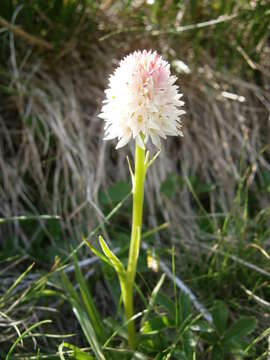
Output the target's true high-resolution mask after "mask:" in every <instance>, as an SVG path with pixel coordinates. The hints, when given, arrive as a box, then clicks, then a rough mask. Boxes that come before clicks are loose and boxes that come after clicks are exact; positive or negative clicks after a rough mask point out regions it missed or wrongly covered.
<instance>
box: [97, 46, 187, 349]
mask: <svg viewBox="0 0 270 360" xmlns="http://www.w3.org/2000/svg"><path fill="white" fill-rule="evenodd" d="M176 80H177V78H176V77H175V76H172V75H171V72H170V65H169V64H168V62H166V61H165V60H163V59H162V57H160V56H159V55H158V54H157V53H156V52H152V51H146V50H144V51H135V52H134V53H132V54H130V55H128V56H126V57H125V58H124V59H123V60H122V61H121V62H120V64H119V66H118V67H117V69H116V70H115V72H114V73H113V74H112V75H111V77H110V80H109V88H108V89H107V90H106V91H105V93H106V99H105V100H104V102H103V107H102V111H101V114H100V115H99V116H100V117H101V118H102V119H104V120H105V138H104V139H105V140H111V139H115V138H117V140H118V143H117V146H116V149H119V148H121V147H123V146H124V145H126V144H127V143H128V142H129V141H131V140H133V139H134V140H135V147H136V150H135V171H134V172H133V171H132V169H131V165H130V162H129V161H128V164H129V169H130V173H131V178H132V185H133V187H132V193H133V213H132V230H131V239H130V247H129V258H128V265H127V268H125V267H124V265H123V264H122V263H121V261H120V260H119V259H118V258H117V257H116V256H115V254H113V253H112V252H111V251H110V249H109V248H108V246H107V244H106V243H105V241H104V239H103V238H102V237H101V236H100V237H99V241H100V245H101V247H102V250H103V252H104V254H105V256H106V258H107V261H109V263H110V265H112V266H113V267H114V268H115V270H116V272H117V274H118V276H119V280H120V286H121V292H122V298H123V304H124V308H125V314H126V320H127V327H128V338H129V344H130V346H131V347H132V348H135V344H136V336H135V325H134V321H133V319H132V318H133V316H134V310H133V287H134V281H135V276H136V269H137V262H138V258H139V252H140V243H141V231H142V215H143V198H144V182H145V176H146V173H147V170H148V168H149V166H150V165H151V164H152V163H153V162H154V160H155V159H156V157H157V155H158V154H159V152H160V150H159V152H158V153H157V155H156V156H154V157H153V158H152V159H151V160H150V159H149V151H147V152H146V147H147V144H148V142H149V140H151V141H152V143H153V144H154V145H155V146H156V147H157V148H158V149H160V148H161V142H160V138H163V139H166V137H167V136H177V135H181V136H183V133H182V131H181V121H180V116H181V115H182V114H184V113H185V111H184V110H182V109H181V107H182V106H183V105H184V102H183V101H181V100H180V99H181V97H182V94H180V93H179V88H178V86H177V85H176V84H175V82H176ZM91 249H92V251H94V252H95V253H96V251H95V249H93V248H92V246H91Z"/></svg>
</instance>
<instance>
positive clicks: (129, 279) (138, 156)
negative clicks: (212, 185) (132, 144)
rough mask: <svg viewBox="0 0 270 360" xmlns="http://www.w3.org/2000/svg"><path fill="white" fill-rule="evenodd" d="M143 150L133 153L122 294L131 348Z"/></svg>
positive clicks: (139, 225)
mask: <svg viewBox="0 0 270 360" xmlns="http://www.w3.org/2000/svg"><path fill="white" fill-rule="evenodd" d="M144 161H145V150H144V149H142V148H141V147H139V146H138V145H136V153H135V174H134V179H133V182H134V183H133V209H132V230H131V239H130V247H129V257H128V266H127V273H126V284H125V285H126V286H125V287H126V291H125V296H124V299H123V300H124V307H125V313H126V319H127V321H128V325H127V327H128V339H129V345H130V347H131V348H133V349H135V346H136V332H135V324H134V321H133V320H131V321H130V319H131V318H132V317H133V316H134V310H133V287H134V281H135V276H136V270H137V262H138V258H139V252H140V243H141V232H142V215H143V198H144V180H145V173H146V167H145V163H144Z"/></svg>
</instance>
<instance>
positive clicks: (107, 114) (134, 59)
mask: <svg viewBox="0 0 270 360" xmlns="http://www.w3.org/2000/svg"><path fill="white" fill-rule="evenodd" d="M176 80H177V78H176V77H175V76H173V75H171V72H170V65H169V64H168V62H167V61H165V60H163V59H162V57H161V56H159V55H158V54H157V52H156V51H155V52H152V51H146V50H143V51H135V52H134V53H132V54H130V55H128V56H126V57H125V58H124V59H123V60H122V61H120V64H119V66H118V67H117V69H116V70H115V72H114V73H113V74H112V75H111V76H110V79H109V87H108V89H107V90H106V91H105V94H106V99H105V100H104V101H103V106H102V109H101V113H100V114H99V117H100V118H102V119H104V120H105V138H104V139H105V140H111V139H115V138H117V140H118V143H117V146H116V148H117V149H118V148H121V147H123V146H125V145H126V144H127V143H128V142H129V141H130V140H132V139H134V140H135V141H136V144H137V145H139V146H140V147H142V148H144V145H145V144H146V143H147V141H148V140H149V139H150V140H151V141H152V143H153V144H154V145H155V146H156V147H157V148H160V147H161V142H160V138H164V139H166V137H167V136H177V135H181V136H183V133H182V131H181V127H182V125H181V120H180V116H181V115H182V114H184V113H185V111H184V110H182V109H181V107H182V106H183V105H184V102H183V101H181V100H180V99H181V97H182V94H180V93H179V88H178V86H177V85H176V84H175V82H176Z"/></svg>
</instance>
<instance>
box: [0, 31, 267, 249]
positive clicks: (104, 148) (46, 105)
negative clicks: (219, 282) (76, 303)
mask: <svg viewBox="0 0 270 360" xmlns="http://www.w3.org/2000/svg"><path fill="white" fill-rule="evenodd" d="M147 41H149V39H148V40H146V41H145V40H144V41H142V42H141V43H140V45H139V46H140V47H143V46H148V43H147ZM127 43H128V42H126V44H127ZM152 44H153V43H152ZM135 45H137V44H134V45H133V46H132V48H134V46H135ZM152 46H153V45H152ZM156 46H157V47H158V48H159V49H160V51H161V52H163V54H164V55H165V56H167V55H169V54H168V51H169V50H168V49H167V45H166V44H164V39H163V40H162V39H161V40H159V41H158V42H157V43H156ZM10 50H11V57H10V61H9V74H8V75H9V78H10V82H9V84H8V89H9V91H10V92H12V96H9V97H7V101H6V100H5V99H4V100H3V101H1V110H0V113H1V116H0V129H1V130H0V131H1V137H0V150H1V151H0V169H1V174H2V176H1V184H2V185H1V187H0V214H1V216H3V217H9V216H14V215H19V214H29V213H31V214H35V215H39V214H44V213H46V214H58V215H60V216H61V219H62V220H61V226H62V229H63V233H65V234H68V235H69V236H71V237H72V238H75V239H76V238H77V239H80V238H81V235H82V232H84V231H86V228H88V229H90V228H91V227H92V226H93V225H94V224H95V223H96V222H97V221H101V220H102V218H103V214H102V211H101V209H100V207H99V203H98V192H99V189H100V187H101V186H105V187H106V186H108V184H111V183H112V182H115V181H117V180H120V179H126V178H128V173H127V166H125V156H126V154H127V149H124V150H122V151H119V152H114V150H113V144H110V143H107V142H104V141H102V137H103V124H102V121H101V120H99V119H98V117H97V114H98V112H99V109H100V105H101V101H102V99H103V89H104V87H105V86H106V82H107V78H108V74H109V73H110V72H111V71H112V69H113V68H114V67H115V64H116V63H117V60H118V59H119V58H120V57H121V56H122V54H123V53H128V52H129V51H131V50H132V49H131V48H129V47H128V45H126V46H125V48H124V49H123V48H121V49H117V46H116V42H115V43H114V46H112V47H109V48H108V47H105V46H103V47H101V46H100V47H97V46H95V45H91V46H89V49H88V52H87V54H86V53H84V54H83V55H82V54H80V53H79V52H78V51H77V50H73V51H72V52H71V53H70V56H68V57H64V58H63V59H59V60H58V63H56V64H51V63H49V62H48V61H47V60H42V59H41V58H40V57H38V56H36V55H35V54H34V53H31V52H30V51H28V50H26V49H24V48H20V49H18V50H17V49H16V48H15V44H14V39H13V36H12V35H11V36H10ZM86 55H87V56H86ZM182 55H183V56H182ZM186 55H187V52H186V53H185V52H184V51H183V54H180V55H179V56H181V58H182V57H183V58H185V56H186ZM169 56H170V55H169ZM174 56H175V58H177V57H178V56H177V54H174ZM85 59H87V60H85ZM201 64H202V65H201V66H200V67H196V68H195V67H194V68H192V71H191V73H190V74H178V75H179V84H180V86H181V89H182V90H183V93H184V95H185V101H186V108H187V115H186V116H185V118H184V133H185V137H184V139H172V138H171V139H169V141H168V143H167V145H166V148H164V151H162V154H161V156H160V159H159V160H158V161H157V162H156V163H155V166H154V167H153V168H152V170H151V175H150V176H149V178H148V185H147V186H148V190H147V199H148V202H149V209H150V212H149V223H150V224H151V225H152V224H153V222H155V221H156V220H153V219H156V215H157V214H159V215H160V213H162V216H163V217H164V219H165V220H166V221H170V222H172V223H173V224H178V225H179V231H180V233H181V235H182V238H183V239H186V241H187V242H192V239H193V238H194V234H195V231H196V222H195V221H194V215H195V214H194V207H193V206H192V202H193V198H192V195H191V192H190V189H189V187H188V185H187V184H185V186H184V188H183V189H182V191H181V196H179V197H178V198H175V199H174V200H169V199H167V198H164V197H163V196H162V195H161V194H160V184H161V182H162V181H164V179H165V178H166V176H167V174H168V173H170V172H174V173H181V174H182V176H183V177H184V176H186V175H196V176H197V177H199V179H200V180H201V181H202V182H210V183H213V184H214V185H215V186H216V188H217V189H218V194H219V196H218V197H217V196H215V197H214V196H212V195H210V198H211V199H210V205H209V206H210V211H211V212H212V213H215V212H217V211H219V212H220V211H221V212H225V213H226V212H227V211H228V210H229V209H230V207H231V205H232V202H233V199H234V196H235V192H236V187H237V184H238V182H239V177H240V173H239V168H240V159H241V157H242V158H243V160H244V164H245V166H252V169H253V178H254V177H255V176H256V178H257V179H258V181H259V180H260V177H261V171H262V170H263V169H265V170H267V171H269V168H270V164H269V148H268V147H267V146H268V140H269V134H270V129H269V121H268V117H269V109H270V96H269V94H268V92H267V91H265V90H264V89H263V87H259V86H257V85H256V84H253V83H250V82H247V81H244V80H240V79H239V78H237V77H233V76H232V75H230V74H226V73H221V72H218V71H217V70H216V69H215V66H214V65H213V64H211V60H210V59H208V58H206V59H204V61H201ZM191 66H192V65H191ZM260 76H261V79H262V80H261V81H262V82H265V83H267V81H268V77H267V73H266V74H263V73H261V74H260ZM224 91H225V92H227V93H232V94H236V95H237V96H238V98H237V97H236V98H235V99H228V98H226V97H224V96H223V95H222V93H223V92H224ZM229 96H232V97H233V95H229ZM239 96H241V98H240V101H239ZM243 100H244V101H243ZM243 147H244V148H245V151H244V152H243V153H242V151H241V149H243ZM263 150H264V151H263ZM258 201H259V202H261V204H262V206H264V205H265V204H264V201H265V198H264V197H262V198H260V197H258ZM7 230H8V231H9V234H10V236H12V238H13V239H14V240H16V243H17V244H18V239H21V240H23V242H24V246H25V247H26V249H27V248H28V247H29V246H30V245H31V244H32V243H33V242H34V240H35V239H36V238H37V237H38V234H39V233H40V231H45V232H47V236H48V237H49V238H50V240H51V242H52V243H54V238H53V237H52V236H51V235H50V232H49V231H48V230H47V229H46V222H44V221H42V220H40V224H39V226H38V227H37V228H36V230H35V231H34V232H33V233H32V235H31V237H29V234H27V233H25V232H24V228H23V227H22V226H20V223H19V222H13V223H11V224H9V225H6V226H5V227H3V226H2V227H1V229H0V231H2V235H4V238H5V239H8V236H7Z"/></svg>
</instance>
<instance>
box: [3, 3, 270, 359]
mask: <svg viewBox="0 0 270 360" xmlns="http://www.w3.org/2000/svg"><path fill="white" fill-rule="evenodd" d="M269 27H270V6H269V1H268V0H265V1H263V0H212V1H210V0H209V1H207V0H190V1H186V0H151V1H150V0H148V1H144V0H142V1H140V0H137V1H136V0H134V1H128V0H122V1H120V0H104V1H96V0H50V1H47V0H1V6H0V93H1V96H0V134H1V135H0V238H1V243H0V246H1V265H0V266H1V268H0V281H1V286H0V321H1V323H2V325H3V326H2V325H1V326H2V328H3V332H2V333H1V334H0V342H1V344H0V354H1V358H2V357H3V356H4V354H6V352H7V351H8V349H10V347H11V345H12V344H13V343H14V341H15V339H17V337H18V332H23V331H24V330H26V329H28V328H29V327H31V326H32V325H33V324H35V323H38V321H41V320H42V319H44V318H48V317H49V318H52V319H53V324H51V325H49V326H50V327H51V329H50V330H51V331H52V332H55V333H57V334H60V333H61V334H68V333H76V336H75V340H74V339H73V343H76V344H77V345H82V346H83V344H84V343H83V340H82V336H81V334H80V331H79V330H78V329H79V327H78V324H75V323H74V319H72V317H71V315H70V308H69V306H68V305H67V304H66V302H65V301H64V299H63V297H62V298H61V297H60V300H59V297H58V296H57V294H56V293H57V292H58V291H59V292H60V293H61V291H64V290H63V289H64V287H62V288H61V284H60V283H59V282H58V283H55V282H53V281H51V277H50V276H49V274H51V273H53V271H54V270H55V269H56V268H57V266H58V265H59V264H60V263H64V261H66V263H67V264H69V262H70V259H69V260H68V259H67V256H68V255H69V254H70V249H71V247H73V248H75V247H76V246H78V245H80V244H81V239H82V236H83V235H85V236H87V235H89V234H91V232H92V233H93V229H94V228H96V226H99V228H100V231H102V233H103V235H104V237H105V238H106V239H107V241H109V239H111V240H112V241H111V244H112V247H113V248H117V247H121V249H124V250H125V249H126V247H127V244H128V239H129V228H130V222H129V220H130V215H131V203H130V198H129V197H128V194H129V192H130V188H131V186H130V181H129V175H128V170H127V166H126V161H125V157H126V155H127V154H128V153H130V151H132V147H130V149H128V148H126V149H123V150H121V151H118V152H116V151H114V144H113V143H107V142H104V141H103V140H102V138H103V123H102V121H101V120H100V119H98V117H97V115H98V113H99V111H100V107H101V102H102V100H103V97H104V96H103V91H104V88H105V87H106V84H107V81H108V76H109V74H110V73H111V72H112V71H113V69H114V68H115V66H116V65H117V63H118V61H119V60H120V59H121V58H122V57H123V56H124V55H126V54H128V53H129V52H132V51H134V50H136V49H153V50H157V51H158V52H159V53H160V54H162V56H164V57H165V58H166V59H167V60H168V61H169V62H170V64H171V70H172V72H173V73H175V74H176V75H177V77H178V84H179V86H180V88H181V91H182V92H183V94H184V100H185V103H186V111H187V114H186V115H185V117H184V120H183V121H184V127H183V129H184V134H185V137H184V138H183V139H177V138H175V139H173V138H171V139H169V140H168V141H167V143H166V147H165V146H164V149H163V151H162V154H161V156H160V158H159V159H158V160H157V161H156V162H155V165H154V166H153V168H152V169H151V174H150V175H149V177H148V180H147V190H146V209H145V217H144V225H145V230H150V229H152V228H155V227H156V226H158V225H159V224H162V223H164V222H166V223H169V226H168V227H167V229H166V231H163V232H160V233H155V234H154V235H153V236H150V237H148V244H150V245H154V255H153V254H152V255H151V256H154V257H157V258H159V257H160V258H161V259H162V260H163V261H165V262H166V263H167V264H168V266H169V267H171V250H172V247H173V246H174V247H175V271H176V274H177V276H179V277H180V278H181V279H183V280H184V281H185V283H186V284H187V286H188V287H189V288H191V289H192V290H193V292H194V293H196V295H197V297H198V298H199V300H200V301H201V302H202V303H203V304H204V306H206V307H207V308H208V309H211V307H212V306H213V304H214V301H215V300H220V299H221V300H223V301H225V303H226V304H227V306H228V307H229V309H230V313H229V314H230V316H229V318H230V320H231V321H232V320H234V319H236V318H238V317H239V316H240V315H253V316H255V317H256V318H257V319H258V326H257V329H256V334H255V338H256V336H257V339H258V340H257V341H256V343H255V344H254V347H253V348H252V349H251V351H252V353H251V355H249V356H250V357H249V358H250V359H263V358H267V336H268V333H269V332H267V328H268V326H269V310H270V304H269V302H267V299H268V301H269V298H270V289H269V277H270V265H269V264H270V263H269V261H270V255H269V247H270V231H269V226H270V218H269V215H270V207H269V200H270V173H269V170H270V149H269V139H270V122H269V111H270V92H269V90H270V60H269V59H270V57H269V56H270V38H269ZM119 202H120V204H121V207H120V206H118V207H117V208H115V207H116V206H117V204H119ZM113 209H116V210H115V213H114V214H113V219H112V220H110V221H107V220H106V216H107V215H108V214H109V213H110V212H111V211H112V210H113ZM95 235H96V234H95ZM95 240H96V238H95V236H93V239H92V241H93V242H95ZM124 250H123V257H124V258H125V256H126V253H125V251H124ZM78 257H79V260H80V261H81V262H82V264H83V261H84V260H87V259H88V258H89V252H88V250H87V249H84V248H82V249H81V250H80V252H78ZM68 261H69V262H68ZM32 262H35V267H34V268H33V269H32V268H31V271H30V270H29V272H26V273H25V274H24V277H23V279H20V281H19V282H18V283H17V285H18V286H14V287H12V286H13V285H12V284H14V281H15V280H16V278H17V279H18V277H19V276H20V274H22V273H23V272H24V271H25V269H26V268H28V266H29V265H30V264H31V263H32ZM82 268H83V266H82ZM89 269H90V270H89ZM91 270H93V269H91V268H89V267H87V266H86V267H85V268H83V271H86V278H87V279H88V280H89V279H91V281H90V280H89V284H88V285H89V286H90V288H91V290H92V292H93V294H95V296H94V298H95V301H97V303H99V304H100V309H99V310H101V311H102V313H103V315H104V316H108V314H110V312H111V309H112V308H113V309H116V308H117V302H116V300H115V299H116V298H117V294H118V293H117V291H118V290H116V288H115V286H116V284H117V279H116V278H115V277H114V276H113V274H112V273H111V272H110V271H108V269H106V268H105V269H103V268H102V269H100V268H98V267H97V268H95V272H94V273H92V272H93V271H94V270H93V271H92V272H91ZM89 271H90V273H89ZM101 273H102V274H103V276H105V280H104V279H103V278H102V276H101ZM140 273H141V276H142V277H144V286H145V288H146V289H147V291H148V289H149V288H150V289H151V288H152V282H153V279H154V280H156V274H155V273H154V272H152V271H151V270H150V269H149V268H148V267H147V254H146V253H145V255H144V256H143V259H142V261H141V264H140ZM90 276H91V277H90ZM71 280H72V281H74V282H75V279H73V278H72V279H71ZM149 284H150V285H149ZM148 285H149V287H148ZM171 286H172V284H170V283H169V281H168V284H167V289H166V293H167V294H170V292H171V291H172V288H171ZM112 294H113V295H112ZM171 295H172V294H171ZM168 296H169V295H168ZM172 296H173V295H172ZM48 314H49V315H48ZM40 326H41V327H40V328H39V332H41V333H42V332H43V331H45V330H41V329H42V325H40ZM46 329H47V328H46ZM265 331H266V332H265ZM262 334H264V335H262ZM59 336H60V335H59ZM260 336H261V337H260ZM60 340H61V339H60ZM60 340H59V339H58V338H54V337H52V336H51V337H50V336H46V334H43V336H37V335H36V336H35V335H33V334H32V336H30V337H28V338H27V339H26V340H25V342H24V346H22V344H21V343H18V346H17V347H16V351H17V355H18V356H19V355H20V354H21V355H20V356H22V354H24V353H28V354H29V353H31V354H35V351H36V350H33V349H37V348H39V349H41V352H44V353H51V354H52V353H53V352H54V351H55V353H56V351H57V350H56V349H57V344H59V341H60ZM37 343H38V345H37ZM202 349H203V347H201V354H203V355H202V357H200V356H199V357H198V358H199V359H200V358H202V359H208V358H212V357H210V355H209V353H208V352H206V353H205V352H203V350H202ZM199 354H200V352H199ZM32 356H33V358H37V355H32ZM48 356H52V355H48ZM18 358H19V357H18ZM21 358H22V357H21ZM25 358H30V355H29V357H25ZM49 358H52V357H49ZM176 358H177V357H176ZM232 358H234V357H232ZM213 359H214V357H213ZM217 359H218V358H217Z"/></svg>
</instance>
